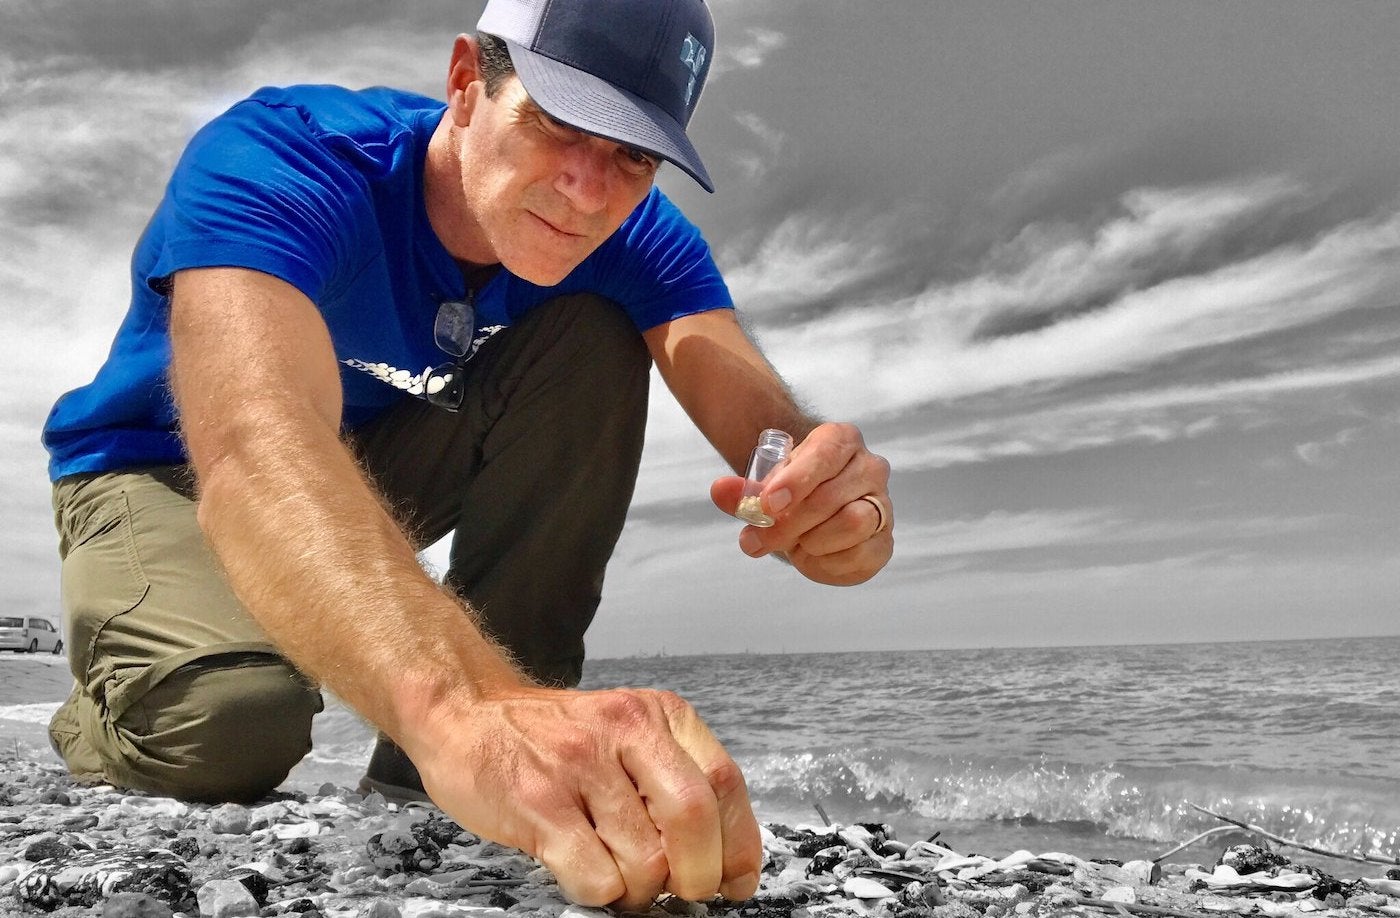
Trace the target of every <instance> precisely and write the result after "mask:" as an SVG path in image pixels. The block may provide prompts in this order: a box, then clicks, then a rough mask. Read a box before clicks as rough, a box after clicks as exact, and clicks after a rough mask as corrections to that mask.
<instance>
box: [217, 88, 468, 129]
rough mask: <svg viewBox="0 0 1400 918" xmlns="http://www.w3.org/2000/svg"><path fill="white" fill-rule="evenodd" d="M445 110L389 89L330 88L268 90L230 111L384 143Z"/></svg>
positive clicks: (411, 94)
mask: <svg viewBox="0 0 1400 918" xmlns="http://www.w3.org/2000/svg"><path fill="white" fill-rule="evenodd" d="M444 108H445V106H444V104H443V103H442V102H440V101H438V100H436V99H431V98H429V97H427V96H424V95H420V94H418V93H414V92H408V91H406V90H402V89H392V88H389V87H387V86H373V87H370V88H368V89H349V88H346V87H344V86H334V85H329V84H301V85H295V86H264V87H263V88H261V89H259V90H258V91H257V92H254V93H253V94H252V95H250V96H249V97H248V98H247V99H245V100H243V102H241V103H239V104H238V105H235V106H234V107H233V108H232V109H230V112H241V113H243V114H247V115H250V116H252V117H257V115H258V113H267V114H269V115H273V116H275V115H277V114H287V113H294V114H295V115H296V117H297V118H298V120H300V121H301V122H303V123H304V124H305V126H306V128H307V129H308V130H309V131H311V132H312V133H314V134H317V135H322V136H340V137H348V138H352V139H357V140H365V141H375V140H379V141H383V140H386V139H389V138H391V137H393V136H395V135H397V134H398V133H401V132H409V133H411V132H413V131H415V130H419V129H422V128H424V127H425V126H426V125H430V124H435V123H436V120H437V118H438V117H439V116H440V115H441V114H442V112H443V110H444Z"/></svg>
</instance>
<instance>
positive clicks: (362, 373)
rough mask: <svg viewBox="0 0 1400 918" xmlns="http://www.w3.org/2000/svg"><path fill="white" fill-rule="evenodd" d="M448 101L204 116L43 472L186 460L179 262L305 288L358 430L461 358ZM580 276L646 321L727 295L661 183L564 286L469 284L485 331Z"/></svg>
mask: <svg viewBox="0 0 1400 918" xmlns="http://www.w3.org/2000/svg"><path fill="white" fill-rule="evenodd" d="M443 111H444V106H443V104H442V103H440V102H436V101H434V100H432V99H428V98H426V97H424V96H419V95H415V94H412V93H405V92H400V91H397V90H391V89H383V88H376V89H368V90H363V91H351V90H347V89H342V88H339V87H334V86H295V87H289V88H284V89H278V88H267V89H262V90H259V91H258V92H257V93H255V94H254V95H253V96H252V97H250V98H248V99H246V100H244V101H242V102H240V103H238V104H236V105H234V106H233V107H232V108H230V109H229V110H228V111H227V112H225V113H224V114H222V115H220V116H219V117H218V118H216V119H214V120H213V121H212V122H210V123H209V124H208V125H206V126H205V127H204V128H203V129H202V130H200V131H199V133H198V134H196V135H195V137H194V138H193V139H192V140H191V141H190V144H189V146H188V147H187V148H186V150H185V152H184V155H183V156H182V157H181V159H180V162H179V164H178V165H177V166H176V168H175V172H174V174H173V175H172V176H171V179H170V183H169V185H168V186H167V187H166V191H165V196H164V197H163V198H162V200H161V202H160V205H159V206H158V207H157V209H156V212H155V214H154V215H153V216H152V218H151V222H150V224H149V225H148V226H147V227H146V231H145V232H144V233H143V234H142V236H141V239H140V241H139V242H138V243H137V246H136V252H135V255H134V256H133V258H132V266H131V305H130V308H129V309H128V311H127V314H126V317H125V318H124V320H123V321H122V324H121V327H120V328H119V329H118V331H117V336H116V340H115V341H114V342H113V343H112V349H111V352H110V354H109V355H108V357H107V361H106V362H105V363H104V364H103V366H102V367H101V369H99V370H98V372H97V376H96V378H94V380H93V381H92V382H91V383H89V384H88V385H86V386H83V387H81V388H78V389H75V390H73V391H71V392H69V393H67V394H66V395H64V396H63V397H61V398H60V399H59V400H58V402H57V403H56V404H55V405H54V407H53V410H52V411H51V412H50V413H49V419H48V422H47V423H46V424H45V426H44V435H43V440H44V445H45V446H46V447H47V448H48V450H49V475H50V477H51V478H52V479H53V480H57V479H59V478H61V477H62V476H64V475H71V474H75V473H78V472H101V471H111V470H114V469H120V468H126V467H131V466H135V465H157V464H165V463H182V462H185V461H187V457H186V454H185V450H184V446H183V444H182V442H181V440H180V436H179V433H178V431H177V425H176V420H175V410H174V403H173V401H172V398H171V394H170V387H169V378H168V370H169V365H170V334H169V316H170V311H169V305H170V303H169V289H170V284H169V281H170V277H171V275H173V274H174V273H175V272H176V271H179V270H182V269H184V268H198V267H215V266H236V267H243V268H252V269H255V270H258V271H262V272H265V273H267V274H271V275H274V276H276V277H279V278H281V279H283V280H285V281H287V282H288V283H290V284H292V285H293V286H295V287H296V288H297V289H299V290H300V291H301V292H302V293H304V294H306V296H307V297H309V298H310V299H311V301H312V302H313V303H315V304H316V305H317V307H318V308H319V309H320V311H321V314H322V316H323V317H324V319H325V321H326V324H327V326H328V327H329V329H330V333H331V340H332V342H333V343H334V346H335V352H336V357H337V359H338V360H339V361H340V376H341V383H342V388H343V390H344V413H343V423H344V425H345V427H346V428H347V429H353V428H355V427H357V426H359V425H361V424H364V423H365V422H366V421H368V420H370V419H371V418H373V417H375V416H376V415H377V414H379V413H380V412H381V411H383V410H384V409H385V408H386V407H388V406H389V405H391V404H393V403H394V402H396V401H397V400H399V399H402V398H411V397H413V396H414V395H421V389H422V381H423V376H424V374H425V372H426V371H427V369H428V368H430V367H434V366H437V365H440V364H442V363H444V362H446V361H447V360H449V359H450V358H449V357H448V356H447V355H445V354H444V353H443V352H442V351H441V350H439V349H438V348H437V346H436V344H435V343H434V341H433V320H434V318H435V317H436V314H437V309H438V305H439V303H440V302H441V301H443V300H445V299H455V298H460V297H462V296H463V295H464V294H465V292H466V290H465V282H464V280H463V278H462V272H461V269H460V267H459V266H458V264H457V262H456V261H455V260H454V259H453V258H452V256H451V255H450V254H449V253H448V252H447V250H446V249H444V248H443V247H442V244H441V243H440V242H439V241H438V238H437V236H436V235H435V234H434V233H433V230H432V227H431V225H430V224H429V222H428V215H427V210H426V207H425V204H424V201H423V193H422V188H423V168H424V160H425V157H426V154H427V149H428V140H429V138H430V137H431V136H432V133H433V131H434V130H435V129H436V127H437V125H438V122H439V120H440V119H441V117H442V114H443ZM579 292H591V293H597V294H600V295H602V296H605V297H607V298H609V299H611V300H613V301H615V302H617V303H619V304H620V305H621V306H622V307H623V308H624V309H625V310H626V311H627V314H628V315H629V316H630V317H631V319H632V321H633V323H634V324H635V325H636V326H637V328H638V329H639V330H642V331H645V330H646V329H648V328H652V327H654V326H657V325H660V324H662V323H664V322H668V321H670V320H671V319H675V318H679V317H680V316H684V315H690V314H693V313H697V312H703V311H706V310H709V309H717V308H727V307H730V306H731V305H732V301H731V299H730V297H729V291H728V289H727V288H726V287H725V284H724V280H723V279H722V278H721V277H720V274H719V271H718V269H717V268H716V267H715V264H714V260H713V258H712V257H711V255H710V249H709V246H708V245H707V244H706V243H705V240H704V238H703V237H702V236H701V235H700V232H699V230H697V229H696V228H695V226H694V225H693V224H691V223H690V222H689V221H688V220H687V219H686V218H685V216H684V215H682V214H681V212H680V211H679V210H678V209H677V208H676V207H675V205H673V204H672V203H671V202H670V201H668V200H667V199H666V197H665V196H664V195H663V194H661V192H660V191H658V190H656V189H654V188H653V189H652V191H651V193H650V194H649V195H648V196H647V197H646V199H645V200H644V201H642V203H641V204H640V205H638V207H637V209H636V210H635V211H634V212H633V213H632V214H631V216H629V217H628V218H627V221H626V222H624V223H623V224H622V227H621V228H620V229H619V230H618V231H617V232H616V233H614V234H613V235H612V236H611V237H610V238H609V239H608V240H607V241H606V242H604V243H603V244H602V245H601V246H599V247H598V249H597V250H596V251H595V252H593V254H592V255H590V256H589V257H588V258H587V259H585V260H584V262H583V263H582V264H581V265H579V266H578V267H577V268H576V269H575V270H574V271H573V272H572V273H571V274H570V275H569V276H568V277H566V278H565V279H564V280H563V281H561V282H560V283H559V284H557V285H556V286H553V287H539V286H536V285H534V284H531V283H529V282H527V281H524V280H521V279H520V278H518V277H515V276H514V275H512V274H510V273H508V272H506V271H500V272H498V273H496V275H495V276H494V277H492V279H491V280H490V281H489V282H487V283H486V284H485V285H484V286H483V287H482V288H481V289H480V290H477V291H474V302H475V306H476V324H477V328H478V332H477V336H478V337H481V336H483V335H485V334H489V333H490V332H491V331H492V330H494V329H497V328H499V327H505V326H509V325H510V324H511V323H513V322H514V321H516V320H518V319H519V318H520V317H521V316H522V315H523V314H525V313H526V312H528V311H529V310H530V309H532V308H534V307H535V306H537V305H539V304H540V303H541V302H543V301H544V300H546V299H550V298H553V297H556V296H560V295H564V294H569V293H579Z"/></svg>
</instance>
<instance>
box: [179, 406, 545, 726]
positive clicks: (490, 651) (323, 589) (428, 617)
mask: <svg viewBox="0 0 1400 918" xmlns="http://www.w3.org/2000/svg"><path fill="white" fill-rule="evenodd" d="M255 426H256V428H257V429H255V430H249V431H247V432H246V435H243V436H237V437H235V438H234V440H235V441H236V442H237V443H238V445H237V446H236V447H234V448H232V449H231V450H229V451H228V452H226V453H225V454H224V455H222V456H221V457H219V459H218V461H216V462H214V463H210V464H208V465H207V466H206V468H207V470H206V471H205V472H204V473H203V474H201V476H200V489H201V490H200V505H199V516H200V523H201V525H202V526H203V528H204V531H205V533H206V535H207V537H208V539H209V541H210V544H211V545H212V546H213V548H214V550H215V552H216V554H217V555H218V557H219V559H220V561H221V562H222V563H223V566H224V568H225V571H226V572H227V576H228V578H229V581H230V583H231V584H232V586H233V589H234V591H235V593H236V594H237V595H238V596H239V598H240V599H241V600H242V601H243V603H244V604H245V606H246V607H247V608H248V610H249V612H250V613H251V614H252V615H253V617H254V618H255V619H256V620H257V621H258V623H259V624H260V625H261V626H262V627H263V629H264V630H265V631H266V632H267V633H268V635H269V636H270V637H271V638H272V640H273V641H274V643H276V644H277V646H278V647H279V649H281V650H282V651H283V652H284V653H285V654H286V655H287V656H288V657H289V658H290V659H291V660H293V661H294V662H295V663H296V664H297V666H298V667H299V668H300V669H302V670H303V671H304V672H305V673H306V674H307V675H309V676H311V677H313V678H315V679H317V680H319V681H321V682H323V683H325V684H326V685H327V686H328V687H329V688H331V689H332V690H333V691H334V692H335V693H336V694H337V695H338V696H340V697H341V698H342V699H344V700H345V701H346V702H347V703H348V704H350V705H351V706H352V707H354V708H355V709H356V710H357V711H359V712H360V713H361V714H363V715H364V716H365V717H366V718H368V719H369V720H370V721H372V722H373V723H375V724H376V725H377V726H379V727H380V728H381V729H383V730H384V731H385V732H387V733H388V734H390V735H391V736H393V737H395V739H397V740H399V741H400V742H401V744H403V745H404V746H405V747H406V748H412V747H413V745H415V744H414V742H413V738H412V736H411V735H410V734H414V733H421V732H423V731H424V729H425V726H424V723H425V721H426V719H427V718H428V717H430V716H431V712H433V711H435V710H439V709H451V708H459V707H460V706H461V705H465V704H469V703H471V702H473V701H475V700H477V699H479V698H480V697H483V696H485V695H487V694H489V693H490V692H491V691H493V690H496V689H500V688H502V687H505V686H511V685H515V684H518V683H519V681H520V680H521V677H520V676H519V674H518V673H517V672H516V671H515V670H514V669H513V668H512V667H510V666H509V664H508V663H507V662H506V661H505V659H504V657H503V655H502V654H501V653H500V651H499V650H498V649H497V648H496V647H495V646H494V645H493V644H491V642H490V641H488V640H487V639H486V638H485V637H483V636H482V635H481V634H480V632H479V631H478V630H477V629H476V628H475V627H474V625H473V623H472V622H471V620H470V618H469V615H468V613H467V612H466V611H465V610H464V609H463V608H462V606H461V605H459V603H458V601H457V600H456V599H455V598H453V597H451V596H449V595H448V594H447V593H446V592H444V591H443V590H442V589H441V588H439V587H438V585H437V584H436V583H434V582H433V581H432V580H431V579H430V578H429V577H428V576H427V575H426V574H425V573H424V572H423V570H422V569H421V567H420V566H419V564H418V561H417V557H416V555H415V553H414V551H413V548H412V546H411V545H410V544H409V542H408V540H407V539H406V538H405V536H404V534H403V533H402V531H401V530H400V528H399V526H398V525H397V523H396V522H395V521H394V520H393V519H392V517H391V516H390V515H389V513H388V512H387V511H386V510H385V509H384V507H383V505H382V504H381V502H380V501H379V500H378V498H377V497H376V495H375V494H374V493H373V491H372V490H371V488H370V486H369V484H368V482H367V481H366V480H365V478H364V476H363V475H362V473H361V472H360V470H359V469H358V467H357V466H356V464H355V462H354V461H353V459H352V458H351V456H350V454H349V452H348V451H347V450H346V449H345V448H344V447H343V446H341V445H340V443H339V442H338V440H337V439H336V438H335V435H334V432H333V431H330V430H328V429H326V428H325V426H324V425H319V426H317V425H316V423H315V421H314V419H308V418H280V419H277V420H272V419H268V418H263V419H260V420H258V421H257V422H256V425H255ZM269 444H275V446H274V447H273V448H270V449H269V448H267V446H268V445H269Z"/></svg>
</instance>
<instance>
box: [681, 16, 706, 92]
mask: <svg viewBox="0 0 1400 918" xmlns="http://www.w3.org/2000/svg"><path fill="white" fill-rule="evenodd" d="M681 63H682V64H685V66H686V69H687V70H689V71H690V82H689V83H688V84H687V85H686V87H685V104H686V105H689V104H690V98H691V96H693V95H694V94H695V81H696V80H697V79H698V78H699V76H700V71H702V70H704V69H705V46H704V45H702V44H700V42H699V41H698V40H696V38H695V36H694V35H691V34H690V33H689V32H687V33H686V35H685V41H684V42H682V43H681Z"/></svg>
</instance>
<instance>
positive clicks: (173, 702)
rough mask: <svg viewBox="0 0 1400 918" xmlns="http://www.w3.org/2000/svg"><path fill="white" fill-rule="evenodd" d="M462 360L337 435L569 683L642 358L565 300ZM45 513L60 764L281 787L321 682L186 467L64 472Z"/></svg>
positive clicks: (640, 383)
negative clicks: (200, 503) (220, 534)
mask: <svg viewBox="0 0 1400 918" xmlns="http://www.w3.org/2000/svg"><path fill="white" fill-rule="evenodd" d="M469 366H470V372H469V374H468V390H467V395H466V399H465V400H464V402H463V406H462V410H461V411H460V412H458V413H456V414H453V413H451V412H447V411H444V410H442V409H439V408H434V407H432V406H430V405H428V404H427V403H426V402H423V401H420V400H418V399H405V401H404V402H403V403H402V404H401V405H399V406H396V407H394V408H393V409H391V410H389V411H388V412H386V413H385V415H383V416H381V417H380V418H378V419H376V421H375V422H374V423H373V424H371V425H370V426H368V427H367V428H365V429H362V430H361V431H359V432H358V433H357V434H356V435H355V436H354V438H353V442H352V447H353V448H354V449H355V450H356V451H357V453H358V454H359V455H360V456H361V457H362V461H363V464H364V465H365V467H366V468H367V469H368V470H369V473H370V475H371V477H372V478H373V479H374V480H375V481H376V482H377V484H378V486H379V488H380V490H381V491H382V492H383V493H384V494H385V495H386V497H387V498H388V500H389V502H390V504H391V505H392V506H393V507H394V508H395V511H396V513H397V514H398V516H399V519H400V521H401V522H402V523H403V524H404V526H405V530H406V531H407V532H409V533H410V536H411V538H412V539H413V541H414V542H415V544H416V545H417V546H418V547H419V548H422V547H426V546H428V545H430V544H432V543H434V542H436V541H437V540H438V539H440V538H442V537H443V536H445V535H446V534H447V533H448V532H451V531H453V530H454V529H455V530H456V533H455V535H454V538H453V542H452V550H451V561H450V569H449V571H448V574H447V581H448V582H449V583H450V584H451V585H452V586H453V587H454V588H455V589H456V590H457V591H458V592H459V593H460V594H461V595H463V596H464V597H465V598H466V599H467V600H468V601H469V602H471V603H472V604H473V605H474V606H475V607H476V608H477V609H479V610H481V612H482V615H483V617H484V623H485V625H486V627H487V628H488V629H489V630H490V631H491V632H492V633H493V634H494V635H495V636H496V638H497V639H498V640H499V641H501V642H502V643H503V644H504V645H505V646H506V647H507V648H509V649H510V650H511V651H512V652H513V653H514V654H515V655H516V658H517V659H518V660H519V661H520V662H521V663H522V664H523V665H524V666H525V668H526V669H527V670H529V671H530V672H531V673H532V674H533V675H534V676H535V677H536V678H537V679H540V680H541V681H544V682H550V683H556V684H562V685H576V684H577V683H578V680H579V677H580V675H581V673H582V666H583V653H584V648H583V636H584V631H585V630H586V629H587V628H588V625H589V623H590V622H591V621H592V618H593V614H594V612H595V610H596V609H597V606H598V602H599V599H600V597H601V592H602V584H603V571H604V568H605V566H606V565H607V561H608V558H609V556H610V555H611V554H612V550H613V547H614V545H615V544H616V541H617V538H618V536H619V535H620V534H621V531H622V525H623V521H624V519H625V517H626V514H627V506H628V504H629V503H630V501H631V498H632V489H633V485H634V483H635V481H636V473H637V466H638V463H639V461H640V458H641V448H642V440H643V434H644V428H645V424H646V403H647V390H648V383H649V369H650V366H651V363H650V358H649V356H648V354H647V351H646V348H645V346H644V344H643V342H642V340H641V337H640V335H639V334H638V333H637V330H636V328H635V327H634V326H633V325H632V324H631V322H630V321H629V320H628V319H627V318H626V317H625V316H624V315H623V313H622V312H621V310H619V309H618V308H617V307H616V306H615V305H613V304H611V303H609V302H607V301H605V300H602V299H600V298H598V297H594V296H573V297H561V298H560V299H558V300H555V301H553V302H552V303H550V304H548V305H546V306H541V307H539V308H537V309H535V310H533V311H532V312H530V313H529V314H528V315H527V316H526V317H525V319H524V321H522V322H521V323H519V324H518V325H516V326H513V327H512V328H509V329H507V330H505V331H503V332H501V333H500V334H498V335H496V336H495V337H494V338H492V339H491V340H490V341H489V342H487V344H486V345H484V346H483V348H482V350H481V351H480V352H479V353H478V354H477V355H476V357H475V358H473V360H472V362H471V364H470V365H469ZM54 509H55V518H56V522H57V526H58V531H59V536H60V545H59V551H60V554H61V556H62V558H63V602H64V613H65V614H64V632H65V634H64V640H65V642H66V644H67V646H68V648H69V664H70V666H71V668H72V671H73V676H74V680H75V687H74V689H73V693H72V695H71V696H70V697H69V698H68V700H67V701H66V702H65V703H64V704H63V705H62V707H60V708H59V710H58V712H57V713H56V714H55V715H54V718H53V721H52V722H51V724H50V727H49V732H50V736H51V738H52V740H53V743H54V747H55V748H56V749H57V750H58V752H59V754H60V755H62V756H63V758H64V760H65V761H66V762H67V763H68V766H69V768H70V770H71V771H72V772H73V773H74V774H75V775H76V776H78V777H79V778H86V779H90V780H101V781H107V782H111V783H113V784H116V785H118V786H122V787H127V788H133V789H137V790H144V791H148V792H152V793H160V794H168V795H171V796H175V797H179V798H182V799H186V800H204V801H220V800H245V801H246V800H255V799H257V798H259V797H261V796H262V795H264V794H266V793H267V792H268V791H269V790H271V789H273V788H275V787H276V786H277V785H278V784H280V783H281V782H282V780H283V779H284V778H285V777H286V775H287V772H288V771H289V770H290V769H291V768H292V767H293V766H294V765H295V764H296V763H297V762H298V761H299V760H300V759H301V758H302V756H304V755H305V754H306V753H307V752H308V751H309V750H310V748H311V740H310V732H311V719H312V716H313V715H314V714H315V713H316V712H318V711H320V710H321V696H320V693H319V692H318V690H317V688H316V687H315V686H314V685H312V684H310V683H309V682H308V681H307V680H306V679H305V678H304V677H302V676H301V675H300V674H299V673H298V672H297V670H296V668H295V667H294V666H293V665H292V664H291V663H289V662H288V661H287V660H285V659H284V658H282V657H281V656H279V655H278V653H277V649H276V647H274V646H273V644H272V643H271V642H270V641H269V640H268V638H267V637H266V636H265V635H264V634H263V633H262V631H261V629H260V628H259V627H258V625H257V623H256V622H254V621H253V619H252V618H251V617H250V616H249V614H248V613H247V612H246V611H245V610H244V609H243V607H242V605H241V604H240V603H239V601H238V599H237V597H235V596H234V595H233V593H232V591H231V590H230V588H229V586H228V584H227V583H226V582H225V580H224V578H223V576H222V574H221V573H220V569H219V566H218V563H217V562H216V560H215V558H214V556H213V555H212V554H211V552H210V550H209V548H208V546H207V545H206V543H205V541H204V538H203V535H202V533H201V531H200V529H199V527H198V525H197V523H196V521H195V502H194V495H193V486H192V481H191V474H190V472H189V469H188V468H187V467H184V466H159V467H148V468H137V469H129V470H124V471H121V472H116V473H104V474H90V475H72V476H68V477H65V478H63V479H61V480H60V481H58V482H57V483H56V484H55V485H54ZM459 521H462V522H463V523H464V524H465V525H462V526H460V527H459V526H458V525H457V524H458V522H459ZM340 600H341V606H342V609H343V614H344V615H346V616H360V615H374V614H375V610H374V609H370V608H363V607H361V606H360V605H359V603H358V598H357V597H356V596H354V595H347V596H343V597H340ZM464 624H465V622H464Z"/></svg>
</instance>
